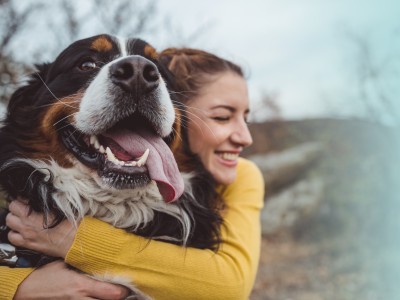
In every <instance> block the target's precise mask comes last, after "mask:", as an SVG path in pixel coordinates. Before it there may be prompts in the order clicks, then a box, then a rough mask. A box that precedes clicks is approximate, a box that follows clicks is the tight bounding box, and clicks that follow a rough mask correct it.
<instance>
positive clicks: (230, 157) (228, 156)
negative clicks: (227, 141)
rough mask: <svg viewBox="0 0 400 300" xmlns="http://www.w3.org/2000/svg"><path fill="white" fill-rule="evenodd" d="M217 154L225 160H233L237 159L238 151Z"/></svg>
mask: <svg viewBox="0 0 400 300" xmlns="http://www.w3.org/2000/svg"><path fill="white" fill-rule="evenodd" d="M219 156H220V157H222V159H225V160H232V161H235V160H237V159H238V157H239V154H238V153H229V152H223V153H219Z"/></svg>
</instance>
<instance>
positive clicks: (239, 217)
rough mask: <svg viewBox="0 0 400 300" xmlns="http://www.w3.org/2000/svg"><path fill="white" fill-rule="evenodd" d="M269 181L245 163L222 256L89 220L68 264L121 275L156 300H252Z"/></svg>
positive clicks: (232, 190) (231, 196)
mask: <svg viewBox="0 0 400 300" xmlns="http://www.w3.org/2000/svg"><path fill="white" fill-rule="evenodd" d="M263 195H264V181H263V179H262V175H261V173H260V171H259V170H258V168H257V167H256V166H255V165H254V164H253V163H251V162H250V161H247V160H244V159H241V160H240V161H239V166H238V175H237V179H236V181H235V182H234V183H233V184H231V185H230V186H228V187H227V188H225V189H224V191H223V197H224V200H225V202H226V207H227V209H226V211H225V213H224V216H223V217H224V226H223V227H222V239H223V243H222V244H221V246H220V248H219V250H218V251H217V252H213V251H211V250H200V249H195V248H184V247H180V246H176V245H172V244H168V243H165V242H160V241H151V240H148V239H145V238H142V237H139V236H136V235H134V234H131V233H126V232H125V231H124V230H120V229H116V228H114V227H113V226H111V225H109V224H107V223H104V222H102V221H99V220H96V219H93V218H89V217H86V218H85V219H84V220H83V221H82V222H81V224H80V226H79V228H78V232H77V235H76V237H75V241H74V243H73V245H72V247H71V249H70V250H69V252H68V254H67V256H66V262H67V263H69V264H70V265H72V266H74V267H76V268H78V269H80V270H82V271H84V272H86V273H89V274H93V275H96V274H107V275H118V277H119V278H121V277H122V278H125V279H126V280H128V281H129V282H133V283H134V284H135V285H136V286H137V287H138V288H139V289H141V290H142V291H143V292H145V293H147V294H148V295H150V296H151V297H153V298H154V299H224V300H226V299H247V298H248V297H249V294H250V292H251V289H252V287H253V284H254V280H255V275H256V272H257V266H258V260H259V254H260V236H261V230H260V216H259V214H260V210H261V208H262V206H263Z"/></svg>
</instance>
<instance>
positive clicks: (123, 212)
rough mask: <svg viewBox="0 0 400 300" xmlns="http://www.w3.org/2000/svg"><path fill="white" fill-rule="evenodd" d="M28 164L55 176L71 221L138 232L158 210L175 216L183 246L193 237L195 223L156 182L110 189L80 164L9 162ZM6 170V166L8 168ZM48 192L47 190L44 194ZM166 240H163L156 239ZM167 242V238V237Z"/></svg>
mask: <svg viewBox="0 0 400 300" xmlns="http://www.w3.org/2000/svg"><path fill="white" fill-rule="evenodd" d="M17 161H18V162H25V163H27V164H29V165H31V166H32V167H34V168H35V169H36V171H37V172H41V173H43V174H45V175H46V180H49V179H50V174H52V175H53V182H52V184H53V186H54V188H55V190H56V191H55V192H54V193H53V194H52V198H53V200H54V201H55V203H56V205H57V207H58V208H59V209H60V210H61V211H62V212H63V213H64V215H65V216H66V217H67V218H68V219H69V220H71V221H73V222H75V224H76V223H77V221H78V220H80V219H81V218H83V216H92V217H95V218H97V219H100V220H103V221H105V222H107V223H109V224H112V225H113V226H115V227H118V228H130V229H131V228H133V230H134V231H135V230H137V229H139V228H141V226H145V225H146V224H147V223H148V222H150V221H152V220H153V218H154V211H160V212H163V213H166V214H168V215H171V216H173V217H174V218H176V219H177V220H178V221H179V222H180V223H181V224H182V230H183V240H182V241H181V242H182V243H183V244H185V243H186V241H187V239H188V238H189V234H190V230H191V221H190V217H189V216H188V214H187V213H186V212H185V211H184V210H182V209H181V208H180V207H179V206H178V205H176V204H175V203H169V204H167V203H165V202H164V200H163V198H162V196H161V194H160V192H159V190H158V188H157V184H156V183H155V182H154V181H151V182H150V183H149V184H148V185H147V186H145V187H142V188H135V189H116V188H112V187H107V186H105V184H104V183H103V182H102V179H101V178H100V177H99V176H98V175H97V173H96V172H94V171H92V170H90V169H89V168H86V167H84V166H83V165H82V164H80V163H79V162H77V163H76V165H75V166H74V167H73V168H63V167H61V166H59V165H58V164H57V163H56V162H55V161H54V160H51V161H48V162H45V161H41V160H30V159H18V160H13V161H10V162H8V163H7V165H8V164H12V163H13V162H17ZM5 167H6V165H5ZM43 193H45V191H43ZM155 238H159V239H162V237H155ZM166 239H167V238H166Z"/></svg>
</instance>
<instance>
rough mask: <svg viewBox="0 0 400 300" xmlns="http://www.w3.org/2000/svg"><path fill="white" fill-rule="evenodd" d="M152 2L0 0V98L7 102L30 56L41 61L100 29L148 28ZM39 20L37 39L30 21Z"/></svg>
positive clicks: (153, 11)
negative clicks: (41, 36) (39, 34)
mask: <svg viewBox="0 0 400 300" xmlns="http://www.w3.org/2000/svg"><path fill="white" fill-rule="evenodd" d="M155 3H156V1H155V0H150V1H146V2H143V1H139V0H119V1H110V0H88V1H85V2H81V1H71V0H55V1H52V2H49V1H45V0H36V1H33V0H27V1H23V2H21V1H17V0H0V38H1V40H0V74H1V75H0V87H1V90H0V101H1V102H3V103H5V102H7V100H8V98H9V97H10V95H11V93H12V91H13V90H15V88H16V86H17V85H18V84H19V83H20V82H21V78H22V77H23V75H24V74H27V73H29V72H31V71H32V70H33V67H32V66H30V64H31V63H32V61H33V60H34V61H39V62H40V61H43V60H44V59H45V58H48V57H54V56H55V54H56V53H58V52H59V51H60V49H62V48H63V47H65V46H66V45H68V44H70V43H71V42H72V41H74V40H76V39H78V38H80V37H83V36H88V35H91V34H94V33H100V32H107V33H110V34H115V35H122V36H135V35H138V34H143V33H144V32H149V31H151V30H152V29H154V27H155V24H156V23H155V22H153V20H154V19H155V15H156V9H155V8H156V5H155ZM43 16H45V17H43ZM39 23H40V24H42V27H43V26H44V28H46V32H45V34H43V36H44V38H43V39H38V35H37V30H38V28H37V27H35V26H37V25H38V24H39ZM35 29H36V32H35ZM28 30H29V32H27V31H28ZM39 30H43V28H39ZM32 33H35V34H32ZM49 41H51V43H49ZM18 49H23V50H22V51H18ZM28 49H29V50H28ZM22 53H23V54H22ZM26 53H28V54H29V57H27V56H26ZM21 57H22V58H21Z"/></svg>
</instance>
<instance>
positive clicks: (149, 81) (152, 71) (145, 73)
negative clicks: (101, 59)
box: [110, 56, 159, 94]
mask: <svg viewBox="0 0 400 300" xmlns="http://www.w3.org/2000/svg"><path fill="white" fill-rule="evenodd" d="M110 78H111V81H112V82H113V83H114V84H116V85H118V86H120V87H121V88H122V89H124V90H125V91H126V92H130V93H138V94H141V93H148V92H150V91H152V90H153V89H155V88H156V87H157V85H158V81H159V80H158V79H159V74H158V70H157V67H156V65H155V64H153V63H152V62H151V61H149V60H147V59H146V58H144V57H141V56H129V57H126V58H124V59H121V60H119V61H117V62H116V63H114V64H113V65H112V66H111V67H110Z"/></svg>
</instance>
